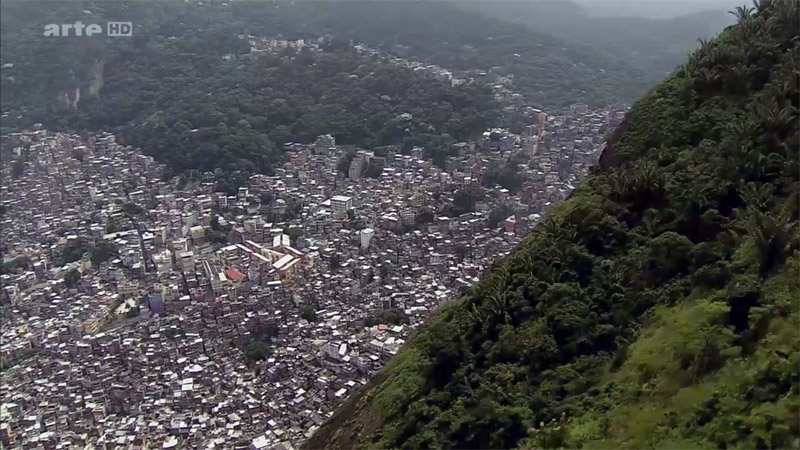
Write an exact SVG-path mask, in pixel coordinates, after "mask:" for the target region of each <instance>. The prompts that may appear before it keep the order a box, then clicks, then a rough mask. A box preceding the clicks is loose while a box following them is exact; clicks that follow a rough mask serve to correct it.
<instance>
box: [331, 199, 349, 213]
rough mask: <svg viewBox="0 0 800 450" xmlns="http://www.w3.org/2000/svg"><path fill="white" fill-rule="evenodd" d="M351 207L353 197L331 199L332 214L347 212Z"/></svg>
mask: <svg viewBox="0 0 800 450" xmlns="http://www.w3.org/2000/svg"><path fill="white" fill-rule="evenodd" d="M352 207H353V197H347V196H344V195H334V196H333V197H331V210H333V212H347V210H349V209H351V208H352Z"/></svg>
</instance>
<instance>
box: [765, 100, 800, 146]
mask: <svg viewBox="0 0 800 450" xmlns="http://www.w3.org/2000/svg"><path fill="white" fill-rule="evenodd" d="M795 112H796V111H795V110H794V108H792V106H791V105H789V104H786V103H784V104H783V105H781V104H779V103H778V102H770V103H769V105H768V106H766V107H765V108H764V111H763V113H762V116H763V120H764V125H765V126H766V128H767V131H769V134H770V143H771V144H772V148H773V149H774V150H777V149H779V148H780V145H781V139H782V137H783V135H784V133H785V132H786V131H787V130H790V129H792V128H794V126H795V121H796V117H794V116H795V115H796V114H795Z"/></svg>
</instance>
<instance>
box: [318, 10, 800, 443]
mask: <svg viewBox="0 0 800 450" xmlns="http://www.w3.org/2000/svg"><path fill="white" fill-rule="evenodd" d="M799 14H800V10H799V7H798V3H797V2H795V1H791V0H787V1H776V2H768V1H766V0H763V1H761V2H760V3H758V5H757V8H756V9H755V10H750V9H748V8H741V9H739V10H737V15H738V16H739V17H738V22H739V23H738V25H736V26H735V27H733V28H731V29H729V30H727V31H726V32H725V33H724V34H723V35H721V36H720V37H718V38H717V39H714V40H713V41H711V42H707V43H704V44H703V46H702V48H701V49H699V50H698V51H696V52H695V53H694V54H692V55H691V56H690V58H689V60H688V62H687V63H686V64H685V65H684V66H682V67H681V68H680V69H679V70H677V71H676V72H675V73H674V74H672V75H671V76H670V77H669V78H668V79H667V80H665V81H664V82H663V83H661V84H660V85H658V86H657V87H656V88H654V89H653V90H652V91H651V92H649V93H648V94H647V95H646V96H645V97H644V98H642V99H641V100H640V101H639V102H638V103H637V104H636V105H635V106H634V108H633V109H632V110H631V112H630V114H629V116H628V118H627V120H626V121H625V123H624V125H623V127H622V128H621V129H620V130H619V132H618V133H615V135H614V136H612V138H611V141H610V142H609V146H608V147H609V148H608V149H607V150H606V153H605V154H604V155H603V158H602V160H601V167H600V168H599V170H598V171H597V172H596V173H595V174H593V175H592V176H590V177H589V178H588V179H587V180H586V181H585V182H584V184H583V185H582V186H581V187H580V188H579V189H578V190H577V191H576V192H575V194H574V195H573V196H572V198H571V199H570V200H568V201H567V202H565V203H563V204H562V205H560V206H559V207H557V208H556V209H555V210H554V212H553V213H552V214H551V215H550V216H549V217H548V218H547V220H546V221H545V222H544V223H542V224H541V225H540V226H539V227H538V228H537V229H536V230H535V231H534V232H533V233H532V234H531V235H530V236H528V237H527V238H526V240H525V242H524V244H523V246H522V247H521V248H520V249H519V250H518V251H517V252H516V253H515V254H513V255H512V256H511V257H509V258H508V259H507V260H506V261H505V262H504V263H503V264H502V265H501V266H500V267H498V268H496V269H495V270H493V271H492V272H491V273H490V274H488V275H487V276H486V277H484V279H483V280H482V281H481V282H480V283H479V284H478V285H476V286H474V287H473V288H472V289H470V290H469V291H468V292H466V293H465V294H464V295H463V296H462V297H460V298H459V299H457V300H454V301H452V302H450V303H449V304H447V305H445V306H443V307H442V308H441V310H440V311H439V312H438V313H437V314H436V315H435V316H434V317H432V318H431V319H430V320H429V321H428V322H427V323H426V324H425V325H424V326H423V327H422V328H421V329H420V330H419V332H418V333H417V334H416V335H415V336H414V338H413V339H412V340H411V342H410V344H409V345H408V346H407V347H406V348H405V349H404V351H402V352H401V353H400V354H399V355H398V356H397V357H396V358H394V360H392V361H391V362H390V363H389V364H388V366H387V367H386V368H385V369H384V370H383V371H381V372H380V373H379V374H378V375H377V376H376V377H375V378H374V379H373V380H372V381H371V382H370V384H368V385H367V386H366V387H365V389H363V390H362V391H361V392H360V393H359V394H358V395H357V396H355V397H354V398H352V399H351V400H349V401H348V402H347V403H345V404H344V405H343V406H342V407H341V408H340V410H339V411H338V412H337V413H336V414H335V415H334V416H333V417H332V418H331V420H330V421H329V422H328V423H327V424H325V425H324V426H323V427H322V428H321V429H320V430H318V432H317V433H316V434H315V435H314V437H313V438H312V439H310V440H309V441H308V442H307V443H306V447H308V448H351V447H361V448H365V447H367V448H377V447H391V448H509V447H526V448H559V447H566V448H573V447H588V448H655V447H657V448H698V447H700V448H713V447H717V448H729V447H739V448H800V429H799V428H798V427H799V424H800V397H799V396H800V385H799V383H800V369H799V368H800V366H798V364H800V351H799V349H798V339H799V338H800V319H799V316H798V314H800V296H799V295H798V294H799V293H800V284H799V282H798V278H799V277H798V275H799V273H798V271H800V250H799V247H800V232H799V231H798V213H799V211H800V209H799V206H800V205H799V202H800V200H799V199H800V197H798V196H799V195H800V179H799V176H800V175H799V174H798V152H799V151H800V142H799V139H800V134H798V119H800V116H799V115H798V106H800V101H799V100H798V96H800V91H799V88H798V85H799V84H800V75H798V73H800V38H798V33H799V31H800V30H798V21H797V17H798V15H799Z"/></svg>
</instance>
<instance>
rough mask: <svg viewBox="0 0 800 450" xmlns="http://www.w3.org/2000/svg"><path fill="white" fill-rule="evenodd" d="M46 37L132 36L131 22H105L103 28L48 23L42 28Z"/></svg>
mask: <svg viewBox="0 0 800 450" xmlns="http://www.w3.org/2000/svg"><path fill="white" fill-rule="evenodd" d="M44 35H45V36H46V37H73V36H76V37H83V36H89V37H91V36H97V35H105V36H111V37H131V36H133V22H107V23H106V26H105V28H103V27H102V26H101V25H99V24H96V23H90V24H85V23H83V22H81V21H80V20H79V21H77V22H75V23H62V24H57V23H50V24H47V25H45V26H44Z"/></svg>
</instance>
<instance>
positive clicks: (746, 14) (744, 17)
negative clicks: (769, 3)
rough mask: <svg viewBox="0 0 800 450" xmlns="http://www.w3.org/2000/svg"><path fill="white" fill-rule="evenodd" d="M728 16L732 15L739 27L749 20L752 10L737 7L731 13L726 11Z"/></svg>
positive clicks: (746, 7) (747, 7) (745, 7)
mask: <svg viewBox="0 0 800 450" xmlns="http://www.w3.org/2000/svg"><path fill="white" fill-rule="evenodd" d="M728 14H733V16H734V17H736V21H737V22H738V23H739V25H741V24H742V23H744V22H746V21H748V20H750V18H751V17H752V16H753V8H750V7H749V6H737V7H736V9H734V10H733V11H728Z"/></svg>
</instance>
